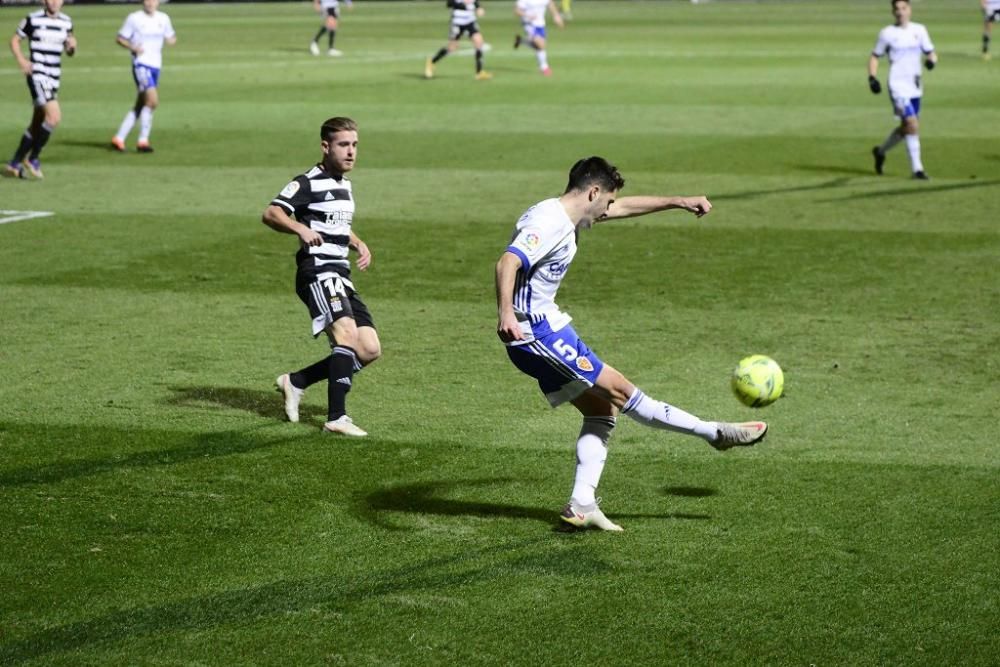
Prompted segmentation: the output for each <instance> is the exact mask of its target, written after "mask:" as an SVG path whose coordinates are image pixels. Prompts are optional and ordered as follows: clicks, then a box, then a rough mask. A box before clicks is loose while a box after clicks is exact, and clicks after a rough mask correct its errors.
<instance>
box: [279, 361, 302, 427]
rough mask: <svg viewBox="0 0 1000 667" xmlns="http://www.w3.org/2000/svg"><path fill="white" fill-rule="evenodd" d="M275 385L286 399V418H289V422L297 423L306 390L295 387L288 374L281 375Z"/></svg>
mask: <svg viewBox="0 0 1000 667" xmlns="http://www.w3.org/2000/svg"><path fill="white" fill-rule="evenodd" d="M274 384H275V386H276V387H277V388H278V393H280V394H282V395H283V396H284V397H285V416H286V417H288V421H290V422H297V421H298V420H299V401H301V400H302V394H304V393H305V392H306V390H305V389H299V388H298V387H296V386H295V385H293V384H292V379H291V378H290V377H289V376H288V373H285V374H284V375H279V376H278V379H277V380H275V381H274Z"/></svg>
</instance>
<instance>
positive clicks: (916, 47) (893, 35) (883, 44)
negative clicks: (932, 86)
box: [868, 0, 938, 181]
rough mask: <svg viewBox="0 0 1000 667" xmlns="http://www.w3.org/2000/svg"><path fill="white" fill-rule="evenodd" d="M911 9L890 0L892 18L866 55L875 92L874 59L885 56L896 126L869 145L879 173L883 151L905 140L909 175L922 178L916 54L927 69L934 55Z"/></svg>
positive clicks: (906, 3)
mask: <svg viewBox="0 0 1000 667" xmlns="http://www.w3.org/2000/svg"><path fill="white" fill-rule="evenodd" d="M911 13H912V9H911V8H910V2H909V0H892V15H893V16H894V17H895V19H896V22H895V24H893V25H890V26H886V27H885V28H882V30H881V31H880V32H879V34H878V40H877V41H876V42H875V48H874V49H873V50H872V54H871V57H870V58H868V86H869V88H870V89H871V91H872V93H874V94H876V95H878V94H879V93H881V92H882V84H880V83H879V80H878V78H877V77H878V61H879V58H881V57H882V56H885V55H887V56H889V77H888V88H889V102H891V103H892V109H893V112H894V113H895V114H896V117H897V118H899V126H898V127H896V128H894V129H893V130H892V132H890V133H889V136H888V137H886V140H885V141H884V142H882V145H881V146H875V147H874V148H872V156H874V158H875V173H877V174H881V173H882V166H883V165H884V164H885V154H886V153H887V152H888V151H889V149H891V148H892V147H893V146H895V145H896V144H898V143H899V142H900V141H904V140H905V141H906V152H907V153H909V155H910V171H911V172H912V173H913V178H916V179H918V180H923V181H926V180H927V178H928V177H927V172H925V171H924V163H923V160H921V157H920V135H919V130H920V122H919V117H920V102H921V100H922V99H923V94H924V89H923V77H922V76H921V73H922V70H921V66H920V58H921V56H926V57H927V59H926V60H925V61H924V66H925V67H926V68H927V69H928V70H932V69H934V67H935V66H936V65H937V60H938V58H937V53H935V51H934V44H932V43H931V37H930V35H929V34H928V33H927V28H925V27H924V26H923V25H922V24H920V23H914V22H912V21H910V14H911Z"/></svg>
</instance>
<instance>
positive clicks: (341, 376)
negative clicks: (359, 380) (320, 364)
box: [326, 345, 357, 421]
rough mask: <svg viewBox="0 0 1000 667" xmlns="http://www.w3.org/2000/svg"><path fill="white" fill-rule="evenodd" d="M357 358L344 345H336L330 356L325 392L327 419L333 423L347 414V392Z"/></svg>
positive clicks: (351, 350) (352, 351)
mask: <svg viewBox="0 0 1000 667" xmlns="http://www.w3.org/2000/svg"><path fill="white" fill-rule="evenodd" d="M356 360H357V357H356V356H355V354H354V350H353V349H351V348H349V347H345V346H344V345H336V346H334V348H333V354H331V355H330V364H329V369H330V370H329V373H330V374H329V378H330V384H329V386H328V387H327V390H326V396H327V401H328V402H329V405H328V408H327V417H328V418H329V421H333V420H335V419H338V418H340V417H343V416H344V415H346V414H347V407H346V406H347V392H349V391H350V390H351V380H352V378H353V377H354V362H355V361H356Z"/></svg>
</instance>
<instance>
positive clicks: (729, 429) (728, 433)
mask: <svg viewBox="0 0 1000 667" xmlns="http://www.w3.org/2000/svg"><path fill="white" fill-rule="evenodd" d="M716 425H717V426H718V430H717V431H716V433H717V435H716V436H715V440H713V441H711V442H709V443H708V444H710V445H712V446H713V447H715V448H716V449H718V450H719V451H720V452H723V451H725V450H727V449H731V448H733V447H751V446H753V445H756V444H757V443H758V442H760V441H761V440H763V439H764V436H765V435H767V424H765V423H764V422H742V423H740V424H735V423H731V422H716Z"/></svg>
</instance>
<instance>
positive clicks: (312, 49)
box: [309, 42, 319, 56]
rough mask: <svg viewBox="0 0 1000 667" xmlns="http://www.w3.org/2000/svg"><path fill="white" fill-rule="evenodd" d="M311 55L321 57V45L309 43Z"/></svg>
mask: <svg viewBox="0 0 1000 667" xmlns="http://www.w3.org/2000/svg"><path fill="white" fill-rule="evenodd" d="M309 53H311V54H313V55H314V56H318V55H319V44H317V43H316V42H310V43H309Z"/></svg>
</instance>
